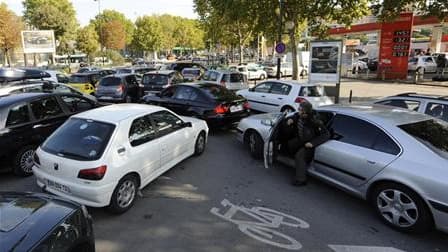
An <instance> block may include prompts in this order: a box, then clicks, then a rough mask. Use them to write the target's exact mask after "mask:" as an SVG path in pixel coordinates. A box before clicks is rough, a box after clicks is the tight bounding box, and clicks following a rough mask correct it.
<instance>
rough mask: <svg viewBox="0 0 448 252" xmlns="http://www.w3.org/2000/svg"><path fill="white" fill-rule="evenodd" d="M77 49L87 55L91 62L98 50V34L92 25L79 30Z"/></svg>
mask: <svg viewBox="0 0 448 252" xmlns="http://www.w3.org/2000/svg"><path fill="white" fill-rule="evenodd" d="M76 48H77V49H78V50H79V51H81V52H84V53H86V54H87V58H88V59H89V61H90V58H91V57H92V55H93V53H95V52H96V51H97V50H98V48H99V43H98V34H97V33H96V31H95V28H94V27H93V26H92V25H88V26H86V27H83V28H81V29H79V30H78V34H77V37H76ZM89 63H90V62H89Z"/></svg>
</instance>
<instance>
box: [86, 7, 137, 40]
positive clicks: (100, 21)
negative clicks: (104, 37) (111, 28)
mask: <svg viewBox="0 0 448 252" xmlns="http://www.w3.org/2000/svg"><path fill="white" fill-rule="evenodd" d="M112 21H114V22H119V23H120V24H121V26H123V27H124V31H125V41H126V44H127V45H129V44H130V43H131V42H132V35H133V33H134V23H132V21H131V20H129V19H128V18H126V16H125V15H124V14H123V13H121V12H118V11H115V10H104V11H102V12H101V14H100V15H97V16H96V17H95V19H93V20H91V21H90V23H91V24H93V25H94V26H95V30H96V31H97V33H98V36H99V37H100V39H101V30H104V29H100V27H102V26H103V25H104V24H107V23H109V22H112Z"/></svg>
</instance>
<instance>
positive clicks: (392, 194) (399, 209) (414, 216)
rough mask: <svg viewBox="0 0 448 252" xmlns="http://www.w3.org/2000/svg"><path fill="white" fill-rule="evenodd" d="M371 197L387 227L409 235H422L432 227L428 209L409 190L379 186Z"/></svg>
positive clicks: (391, 185) (400, 187) (394, 186)
mask: <svg viewBox="0 0 448 252" xmlns="http://www.w3.org/2000/svg"><path fill="white" fill-rule="evenodd" d="M372 195H373V197H372V198H371V200H372V204H373V205H374V207H375V210H376V212H377V213H378V215H379V216H380V218H381V219H382V220H383V221H384V222H385V223H386V224H387V225H389V226H391V227H393V228H395V229H397V230H399V231H402V232H411V233H424V232H427V231H429V230H430V229H431V227H432V226H433V220H432V215H431V213H430V211H429V209H428V207H427V206H426V204H425V202H424V201H423V200H422V199H421V198H420V197H419V196H418V195H417V193H415V192H414V191H412V190H411V189H409V188H407V187H405V186H402V185H399V184H390V183H388V184H381V185H380V186H378V187H376V188H375V189H374V192H373V194H372Z"/></svg>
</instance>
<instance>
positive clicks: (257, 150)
mask: <svg viewBox="0 0 448 252" xmlns="http://www.w3.org/2000/svg"><path fill="white" fill-rule="evenodd" d="M247 134H248V135H247V137H246V145H247V147H248V148H249V153H250V155H251V156H252V157H253V158H254V159H262V158H263V150H264V142H263V139H262V138H261V136H260V134H258V133H257V132H256V131H254V130H251V131H249V132H248V133H247Z"/></svg>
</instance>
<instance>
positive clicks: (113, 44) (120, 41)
mask: <svg viewBox="0 0 448 252" xmlns="http://www.w3.org/2000/svg"><path fill="white" fill-rule="evenodd" d="M101 35H102V42H103V46H104V47H106V48H108V49H113V50H121V49H124V47H125V45H126V31H125V28H124V26H123V24H122V23H121V22H120V21H118V20H112V21H109V22H107V23H105V24H102V25H101Z"/></svg>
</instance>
